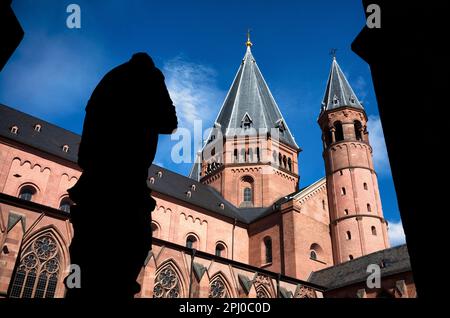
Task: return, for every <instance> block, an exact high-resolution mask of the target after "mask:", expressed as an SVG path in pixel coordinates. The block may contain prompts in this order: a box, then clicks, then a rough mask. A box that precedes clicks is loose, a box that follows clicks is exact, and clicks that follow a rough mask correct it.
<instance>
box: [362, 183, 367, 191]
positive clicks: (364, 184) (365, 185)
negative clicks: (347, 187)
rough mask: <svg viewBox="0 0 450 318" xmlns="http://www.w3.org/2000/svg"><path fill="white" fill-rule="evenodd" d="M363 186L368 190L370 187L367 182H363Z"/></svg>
mask: <svg viewBox="0 0 450 318" xmlns="http://www.w3.org/2000/svg"><path fill="white" fill-rule="evenodd" d="M363 187H364V190H367V189H368V187H367V183H365V182H364V183H363Z"/></svg>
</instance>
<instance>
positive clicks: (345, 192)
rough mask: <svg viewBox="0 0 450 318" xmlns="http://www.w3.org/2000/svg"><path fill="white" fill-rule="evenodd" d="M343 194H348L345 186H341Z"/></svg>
mask: <svg viewBox="0 0 450 318" xmlns="http://www.w3.org/2000/svg"><path fill="white" fill-rule="evenodd" d="M341 194H342V195H346V194H347V191H346V190H345V187H342V188H341Z"/></svg>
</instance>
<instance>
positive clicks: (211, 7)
mask: <svg viewBox="0 0 450 318" xmlns="http://www.w3.org/2000/svg"><path fill="white" fill-rule="evenodd" d="M70 3H76V4H78V5H79V6H80V7H81V29H69V28H67V27H66V18H67V16H68V13H66V7H67V5H69V4H70ZM13 9H14V11H15V13H16V15H17V16H18V18H19V20H20V22H21V24H22V26H23V28H24V30H25V37H24V39H23V41H22V43H21V44H20V46H19V48H18V49H17V50H16V52H15V54H14V55H13V57H12V58H11V59H10V61H9V62H8V64H7V65H6V66H5V68H4V70H3V71H2V73H0V102H2V103H4V104H7V105H9V106H11V107H14V108H17V109H19V110H22V111H25V112H27V113H30V114H32V115H35V116H38V117H41V118H43V119H45V120H47V121H50V122H52V123H55V124H57V125H60V126H62V127H64V128H66V129H69V130H72V131H74V132H77V133H81V127H82V123H83V116H84V107H85V105H86V102H87V100H88V98H89V96H90V94H91V93H92V90H93V89H94V87H95V85H96V84H97V83H98V81H99V80H100V79H101V78H102V76H103V75H104V74H105V73H106V72H107V71H108V70H110V69H111V68H113V67H114V66H116V65H118V64H121V63H123V62H124V61H126V60H128V59H129V58H130V56H131V55H132V53H133V52H136V51H146V52H148V53H149V54H150V55H151V56H152V57H153V59H154V60H155V63H156V64H157V66H158V67H159V68H160V69H161V70H162V71H163V72H164V74H165V76H166V83H167V85H168V88H169V91H170V93H171V96H172V99H173V100H174V102H175V104H176V107H177V112H178V115H179V119H180V122H181V125H182V126H184V127H188V128H190V129H192V122H193V120H194V119H202V120H203V128H204V129H206V128H208V127H209V126H210V125H211V124H212V123H213V121H214V119H215V117H216V115H217V113H218V111H219V109H220V106H221V104H222V102H223V99H224V98H225V95H226V92H227V90H228V88H229V86H230V85H231V82H232V80H233V78H234V76H235V74H236V71H237V69H238V67H239V64H240V62H241V59H242V58H243V56H244V53H245V45H244V43H245V41H246V32H247V29H248V28H250V29H251V38H252V42H253V43H254V45H253V47H252V52H253V55H254V56H255V58H256V61H257V63H258V65H259V67H260V69H261V71H262V73H263V75H264V77H265V79H266V81H267V83H268V85H269V87H270V89H271V91H272V93H273V95H274V97H275V99H276V101H277V103H278V105H279V107H280V109H281V111H282V113H283V115H284V117H285V119H286V121H287V123H288V125H289V128H290V129H291V131H292V133H293V134H294V136H295V138H296V141H297V143H298V144H299V145H300V147H301V148H302V149H303V152H302V153H300V157H299V164H300V167H299V168H300V174H301V179H300V186H301V187H303V186H305V185H308V184H310V183H312V182H314V181H315V180H317V179H319V178H321V177H322V176H323V175H324V165H323V160H322V155H321V153H322V144H321V139H320V134H321V133H320V129H319V127H318V125H317V122H316V120H317V116H318V114H319V110H320V103H321V99H322V97H323V93H324V89H325V84H326V80H327V77H328V73H329V70H330V66H331V58H330V56H329V51H330V49H331V48H337V49H338V50H337V60H338V62H339V64H340V66H341V68H342V69H343V71H344V73H345V74H346V76H347V78H348V80H349V82H350V84H351V85H352V87H353V89H354V90H355V92H356V94H357V95H358V97H359V99H360V100H362V101H363V103H364V106H365V109H366V112H367V114H368V116H369V118H370V121H369V133H370V135H369V136H370V139H371V143H372V145H373V147H374V158H375V165H376V166H375V167H376V170H377V172H378V177H379V186H380V192H381V198H382V203H383V209H384V214H385V217H386V218H387V219H388V221H389V222H390V225H391V226H390V232H391V242H392V243H394V244H397V243H399V242H402V241H403V234H402V227H401V223H400V222H399V221H400V216H399V213H398V207H397V199H396V195H395V191H394V186H393V182H392V177H391V173H390V168H389V162H388V158H387V153H386V149H385V145H384V138H383V133H382V129H381V125H380V121H379V117H378V110H377V104H376V99H375V95H374V91H373V86H372V82H371V77H370V69H369V67H368V66H367V64H365V63H364V61H362V60H361V59H360V58H359V57H358V56H356V54H354V53H353V52H352V51H351V50H350V44H351V42H352V41H353V39H354V38H355V36H356V35H357V34H358V32H359V30H360V29H361V28H362V26H363V25H364V23H365V21H364V15H363V8H362V4H361V1H357V0H355V1H351V0H342V1H331V0H330V1H325V0H317V1H269V0H267V1H256V0H255V1H233V0H227V1H211V0H209V1H204V0H197V1H194V0H192V1H186V0H184V1H171V0H166V1H148V0H147V1H145V0H127V1H116V0H104V1H100V0H94V1H92V0H90V1H85V0H71V1H55V0H40V1H31V0H14V1H13ZM175 143H176V141H171V139H170V137H168V136H165V137H162V138H160V147H159V150H158V153H157V157H156V159H155V163H158V164H161V165H163V166H164V167H166V168H169V169H171V170H175V171H177V172H179V173H181V174H185V175H186V174H187V173H188V171H189V169H190V164H174V163H173V162H171V160H170V157H169V156H167V152H168V151H170V149H171V148H172V146H173V145H174V144H175ZM193 151H194V150H193ZM193 151H192V152H193Z"/></svg>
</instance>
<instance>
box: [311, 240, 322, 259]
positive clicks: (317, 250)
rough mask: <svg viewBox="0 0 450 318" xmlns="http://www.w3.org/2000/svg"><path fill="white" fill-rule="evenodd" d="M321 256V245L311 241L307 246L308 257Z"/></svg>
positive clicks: (316, 257) (318, 257)
mask: <svg viewBox="0 0 450 318" xmlns="http://www.w3.org/2000/svg"><path fill="white" fill-rule="evenodd" d="M322 257H323V249H322V247H321V246H320V245H319V244H317V243H313V244H311V246H310V247H309V258H310V259H312V260H318V259H320V258H322Z"/></svg>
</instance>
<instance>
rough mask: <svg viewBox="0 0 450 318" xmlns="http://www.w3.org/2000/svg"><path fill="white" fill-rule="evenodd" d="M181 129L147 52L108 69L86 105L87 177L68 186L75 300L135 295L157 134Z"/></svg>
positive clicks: (146, 244)
mask: <svg viewBox="0 0 450 318" xmlns="http://www.w3.org/2000/svg"><path fill="white" fill-rule="evenodd" d="M176 128H177V117H176V113H175V107H174V106H173V103H172V100H171V99H170V96H169V93H168V91H167V88H166V86H165V84H164V76H163V74H162V73H161V71H160V70H159V69H158V68H156V67H155V65H154V63H153V61H152V59H151V58H150V56H149V55H148V54H146V53H136V54H134V55H133V57H132V58H131V59H130V60H129V61H128V62H126V63H124V64H122V65H119V66H118V67H116V68H114V69H113V70H111V71H110V72H108V73H107V74H106V75H105V76H104V77H103V79H102V80H101V81H100V83H99V84H98V85H97V87H96V88H95V90H94V92H93V93H92V96H91V98H90V99H89V102H88V104H87V106H86V117H85V120H84V126H83V134H82V138H81V144H80V148H79V152H78V164H79V166H80V167H81V168H82V169H83V174H82V175H81V177H80V179H79V180H78V182H77V184H76V185H75V186H74V187H73V188H71V189H70V190H69V195H70V198H71V199H72V200H73V202H74V204H75V205H74V206H73V207H72V209H71V218H72V224H73V227H74V233H75V234H74V238H73V240H72V243H71V245H70V254H71V263H72V264H77V265H79V266H80V269H81V288H79V289H78V288H74V289H68V292H67V297H68V298H69V299H70V298H81V297H82V298H99V297H102V298H103V297H114V298H117V299H126V298H132V297H133V295H134V294H135V293H137V292H139V290H140V286H139V284H138V283H137V282H136V278H137V276H138V274H139V271H140V269H141V267H142V265H143V263H144V261H145V258H146V256H147V255H148V252H149V251H150V249H151V239H152V231H151V211H152V210H153V209H154V207H155V201H154V200H153V199H152V198H151V196H150V190H149V188H148V186H147V178H148V168H149V167H150V165H151V164H152V161H153V159H154V156H155V152H156V146H157V141H158V134H170V133H172V131H173V130H174V129H176Z"/></svg>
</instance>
